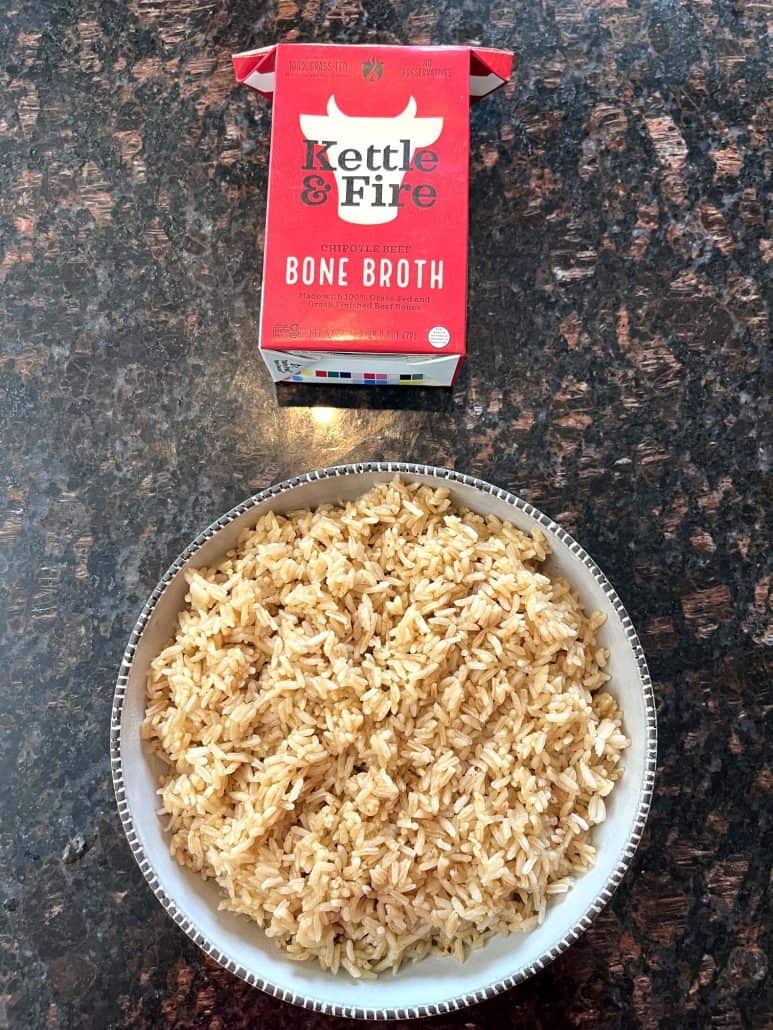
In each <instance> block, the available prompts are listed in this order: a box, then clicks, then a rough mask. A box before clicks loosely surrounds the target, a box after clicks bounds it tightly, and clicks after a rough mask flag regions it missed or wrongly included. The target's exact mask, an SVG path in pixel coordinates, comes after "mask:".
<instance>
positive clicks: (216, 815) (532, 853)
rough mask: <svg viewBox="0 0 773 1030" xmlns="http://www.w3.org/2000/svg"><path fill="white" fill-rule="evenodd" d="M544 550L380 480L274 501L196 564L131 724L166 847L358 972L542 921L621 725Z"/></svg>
mask: <svg viewBox="0 0 773 1030" xmlns="http://www.w3.org/2000/svg"><path fill="white" fill-rule="evenodd" d="M547 555H548V549H547V546H546V542H545V539H544V537H543V535H542V534H541V533H540V532H539V531H538V530H535V531H534V532H532V533H531V535H529V534H527V533H524V532H521V531H520V530H518V529H516V528H515V527H514V526H513V525H511V524H510V523H507V522H501V521H499V519H497V518H495V517H493V516H490V517H488V518H483V517H481V516H480V515H476V514H473V513H472V512H470V511H457V510H455V509H454V507H453V505H452V502H451V500H450V498H449V493H448V491H447V490H445V489H439V490H436V489H431V488H430V487H427V486H419V485H418V484H411V483H401V482H398V481H394V482H391V483H384V484H381V485H379V486H376V487H374V488H373V489H372V490H371V491H370V492H369V493H367V494H365V495H364V496H363V497H360V498H359V499H358V500H356V501H352V502H349V503H347V504H342V505H340V506H335V507H334V506H330V505H326V506H323V507H321V508H318V509H317V510H316V511H296V512H293V513H292V514H290V515H286V516H285V515H274V514H268V515H264V516H263V517H262V518H261V519H260V520H259V522H258V524H257V526H256V528H255V529H251V530H247V531H245V532H244V533H243V534H242V535H241V536H240V538H239V541H238V546H237V547H236V549H235V550H234V551H231V552H230V553H229V554H228V556H227V557H226V558H225V559H224V560H223V561H222V562H221V563H220V564H219V565H217V566H216V567H213V568H209V569H198V570H195V571H191V572H189V573H188V574H187V578H188V584H189V593H188V595H187V597H186V606H185V608H184V610H183V611H182V612H181V613H180V616H179V619H178V626H177V633H176V636H175V639H174V640H173V641H172V642H171V643H170V644H169V645H168V646H167V647H166V648H165V649H164V650H163V651H162V652H161V654H160V655H159V656H158V657H157V658H156V659H155V661H154V662H153V663H152V666H151V671H150V674H149V677H148V688H147V689H148V699H147V715H146V720H145V723H144V725H143V735H144V737H146V738H147V739H149V740H150V741H151V742H152V746H153V747H154V749H155V751H156V752H157V754H158V755H159V756H160V757H161V759H162V760H163V761H164V763H165V766H166V770H165V773H164V775H163V776H162V779H161V788H160V791H159V793H160V795H161V798H162V805H163V812H164V814H165V816H166V817H167V819H168V829H169V842H170V848H171V851H172V854H173V856H174V857H175V858H176V860H177V861H178V862H180V863H181V864H183V865H185V866H190V867H191V868H192V869H194V870H196V871H197V872H199V873H200V874H201V875H202V876H204V877H207V878H209V877H212V878H214V879H215V880H216V881H217V883H218V884H219V885H220V888H221V889H222V894H223V899H222V903H221V904H222V907H223V908H226V909H230V910H232V911H235V912H240V913H243V914H244V915H246V916H249V917H251V918H252V919H254V920H255V921H256V922H258V923H259V924H260V925H261V926H262V927H264V928H265V931H266V933H267V934H268V936H269V937H272V938H274V939H275V940H276V941H277V943H279V944H280V945H281V946H282V947H283V948H284V949H285V950H286V952H287V954H288V955H289V956H290V957H291V958H294V959H309V958H316V959H318V961H319V962H320V964H321V965H322V966H323V967H325V968H327V969H331V970H333V971H334V972H335V971H337V970H338V969H340V968H344V969H346V970H347V971H348V972H349V973H350V974H351V975H352V976H368V975H374V974H377V973H380V972H382V971H384V970H388V969H396V968H397V967H398V966H399V965H400V964H401V963H402V962H403V961H405V960H407V959H419V958H422V957H424V956H425V955H427V954H428V953H430V952H433V951H441V952H446V953H451V954H453V955H455V956H456V957H457V958H459V959H462V958H463V957H464V955H465V953H466V951H467V949H468V948H470V947H476V946H477V945H479V944H481V943H482V942H483V941H484V940H486V939H487V938H488V937H489V936H490V935H491V934H492V933H509V932H511V931H525V930H530V929H532V928H533V927H535V926H536V925H538V924H539V923H540V922H541V921H542V919H543V918H544V916H545V908H546V905H547V903H548V902H549V900H550V898H551V897H552V896H553V895H559V894H563V893H565V892H566V891H567V890H568V889H569V887H570V885H571V882H572V879H573V878H574V877H575V876H577V875H578V874H580V873H582V872H583V871H584V870H586V869H587V868H588V867H589V866H590V865H591V864H592V862H593V860H594V855H595V851H594V847H593V845H592V843H591V833H592V829H591V828H592V826H593V824H594V823H599V822H601V821H602V820H603V819H604V817H605V808H604V798H605V797H606V796H607V795H608V794H609V792H610V791H611V790H612V787H613V785H614V782H615V780H616V779H617V778H618V776H619V775H620V768H619V765H618V763H619V761H620V754H621V751H622V750H623V749H624V748H625V747H626V746H627V745H628V741H627V740H626V737H625V735H624V733H623V730H622V727H621V720H620V714H619V711H618V707H617V704H616V702H615V701H614V699H613V698H612V697H611V695H610V694H608V693H607V692H606V691H604V690H602V689H601V688H602V687H603V685H604V683H605V682H606V681H607V679H608V676H607V674H606V673H605V671H604V668H605V665H606V661H607V655H606V653H605V651H604V649H603V648H601V647H600V646H599V644H598V642H597V639H596V637H597V631H598V629H599V627H600V626H601V625H602V623H603V622H604V616H603V615H601V614H600V613H598V612H597V613H595V614H593V615H591V616H590V617H588V616H586V615H585V613H584V612H583V610H582V608H581V606H580V603H579V601H578V600H577V598H576V597H575V595H574V594H573V593H572V591H571V588H570V586H569V584H568V583H566V582H565V581H563V580H559V579H551V578H549V577H548V576H547V575H545V573H544V572H541V571H540V569H541V568H542V563H543V562H544V561H545V559H546V557H547Z"/></svg>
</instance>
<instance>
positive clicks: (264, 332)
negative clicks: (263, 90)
mask: <svg viewBox="0 0 773 1030" xmlns="http://www.w3.org/2000/svg"><path fill="white" fill-rule="evenodd" d="M468 84H469V55H468V53H467V52H466V51H465V50H445V49H443V48H421V47H410V48H396V47H374V48H369V47H368V48H365V47H329V46H328V47H324V48H323V47H315V46H301V47H298V46H296V47H283V46H280V47H279V48H278V54H277V60H276V85H275V92H274V114H273V119H274V122H273V129H272V152H271V170H270V181H269V197H268V221H267V232H266V253H265V269H264V293H263V310H262V318H261V344H262V346H263V347H264V348H272V349H278V348H279V349H281V348H284V347H288V348H289V347H299V346H303V347H313V349H314V350H325V349H350V350H358V349H363V350H368V351H394V350H400V351H407V352H426V353H438V354H439V353H444V354H460V353H463V352H464V329H465V310H466V287H467V282H466V279H467V217H468V204H467V193H468V161H469V100H468Z"/></svg>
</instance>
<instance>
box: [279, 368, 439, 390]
mask: <svg viewBox="0 0 773 1030" xmlns="http://www.w3.org/2000/svg"><path fill="white" fill-rule="evenodd" d="M289 379H290V381H291V382H293V383H307V382H308V381H309V380H310V379H343V380H345V381H346V383H347V384H352V385H353V386H419V385H421V384H422V383H423V382H424V375H423V373H421V372H411V373H410V374H401V375H397V374H394V373H391V372H327V371H324V370H322V369H316V370H315V369H313V368H307V369H304V371H303V372H302V373H301V374H300V375H294V376H290V377H289Z"/></svg>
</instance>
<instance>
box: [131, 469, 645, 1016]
mask: <svg viewBox="0 0 773 1030" xmlns="http://www.w3.org/2000/svg"><path fill="white" fill-rule="evenodd" d="M397 473H399V474H400V475H401V476H403V477H405V478H406V479H409V480H412V481H415V480H418V481H420V482H422V483H427V484H429V485H432V486H445V487H448V488H449V489H450V490H451V493H452V495H453V497H454V499H455V500H456V501H457V502H458V503H459V504H461V505H464V506H466V507H468V508H471V509H473V510H474V511H477V512H479V513H480V514H482V515H488V514H491V513H493V514H495V515H497V516H498V517H499V518H502V519H508V520H509V521H511V522H513V523H515V525H517V526H519V527H520V528H522V529H526V530H529V529H531V528H532V527H533V526H535V525H537V524H538V525H539V526H540V527H541V528H542V530H543V532H544V533H545V535H546V537H547V538H548V541H549V543H550V547H551V550H552V552H553V554H552V557H551V559H550V563H551V568H552V570H553V571H554V572H558V573H560V574H562V575H564V576H565V577H566V578H567V579H568V580H569V581H570V582H571V583H572V584H573V586H574V587H575V589H576V590H577V593H578V594H579V596H580V598H581V600H582V602H583V604H584V606H585V608H586V610H587V611H593V610H596V609H599V610H601V611H603V612H605V613H606V615H607V622H606V625H605V626H604V628H603V630H602V632H601V642H602V643H603V644H604V646H606V647H607V648H609V651H610V672H611V673H612V680H611V683H610V688H609V689H610V691H611V693H613V694H614V695H615V697H616V698H617V701H618V704H619V705H620V708H621V710H622V713H623V719H624V726H625V730H626V733H627V734H628V736H629V737H630V738H631V740H632V744H631V747H630V748H629V749H628V750H627V751H626V752H625V756H624V763H625V772H624V774H623V777H622V779H621V780H620V781H619V783H618V784H617V786H616V787H615V790H614V791H613V793H612V794H611V796H610V797H609V798H608V799H607V818H606V821H605V822H603V823H602V824H601V825H600V826H598V827H596V828H595V830H594V834H595V838H594V839H595V843H596V845H597V846H598V857H597V860H596V864H595V866H594V867H593V868H592V869H591V870H589V871H588V872H587V873H586V874H585V875H584V876H582V877H581V878H580V879H579V880H578V881H577V882H576V884H575V885H574V886H573V887H572V889H571V890H570V891H569V893H568V894H566V895H564V896H563V898H562V900H560V901H558V902H557V903H555V904H552V905H550V906H549V907H548V911H547V915H546V917H545V921H544V923H543V924H542V926H540V927H538V929H536V930H533V931H532V932H531V933H528V934H513V935H511V936H510V937H495V938H494V939H492V940H491V941H489V942H488V943H487V944H486V945H485V947H483V948H481V949H479V950H478V951H474V952H472V953H471V955H470V956H469V958H468V959H467V961H466V962H465V963H464V964H459V963H458V962H456V961H455V960H454V959H451V958H445V957H432V958H428V959H425V960H424V961H423V962H419V963H416V964H411V965H408V966H406V967H404V968H403V969H402V970H400V972H399V973H397V974H395V975H385V976H383V977H381V978H380V979H378V980H370V981H355V980H352V979H350V978H349V977H348V976H346V975H345V974H338V975H335V976H334V975H333V974H331V973H329V972H325V971H323V970H322V969H320V968H319V966H318V965H316V964H315V963H313V962H306V963H297V962H291V961H289V960H288V959H287V958H285V956H284V955H283V953H282V952H281V951H280V950H279V948H278V947H277V946H276V945H275V944H274V943H272V942H271V941H269V940H268V939H267V938H266V937H265V936H264V934H263V932H262V931H261V930H260V929H259V928H258V927H257V926H256V925H255V924H253V923H251V922H250V921H249V920H247V919H246V918H244V917H241V916H237V915H234V914H232V913H228V912H222V911H219V910H218V907H217V903H218V900H219V889H218V887H217V886H216V885H215V884H212V883H205V882H204V881H203V880H201V879H200V878H199V877H198V876H196V875H195V874H193V873H191V872H189V871H188V870H185V869H183V868H181V867H180V866H178V865H177V863H176V862H174V861H173V860H172V859H171V857H170V855H169V850H168V847H167V841H166V839H165V836H164V832H163V830H162V827H161V823H160V821H159V819H158V816H157V815H156V809H157V807H158V797H157V795H156V793H155V791H156V774H157V769H156V768H155V760H152V759H151V758H150V756H149V755H148V753H147V752H146V749H145V748H144V746H143V745H142V743H141V741H140V723H141V722H142V719H143V712H144V706H145V677H146V673H147V669H148V665H149V663H150V661H151V660H152V658H153V657H154V656H155V655H156V654H157V653H158V652H159V651H160V650H161V648H162V646H163V645H164V643H165V642H166V641H167V640H168V639H169V637H171V636H172V634H173V632H174V627H175V620H176V617H177V614H178V612H179V610H180V609H181V607H182V605H183V599H184V596H185V593H186V590H187V587H186V584H185V580H184V578H183V569H185V568H188V567H197V566H201V565H211V564H212V563H214V562H215V561H217V559H219V558H220V557H222V556H223V555H224V554H225V552H226V551H227V550H229V549H230V548H231V547H233V546H234V544H235V543H236V539H237V537H238V535H239V533H240V532H241V531H242V530H243V529H244V528H245V527H247V526H253V525H254V524H255V522H256V521H257V519H258V518H259V517H260V516H261V515H263V514H264V513H265V512H268V511H281V512H286V511H291V510H293V509H296V508H313V507H316V506H317V505H320V504H324V503H329V502H333V501H343V500H347V499H351V498H354V497H357V496H359V495H360V494H362V493H363V492H364V491H366V490H367V489H368V488H369V487H370V486H372V485H373V483H376V482H380V481H383V480H386V479H390V478H392V477H393V476H394V475H395V474H397ZM656 751H657V724H656V719H655V699H654V696H653V692H652V685H651V682H650V678H649V674H648V672H647V664H646V661H645V659H644V654H643V652H642V649H641V645H640V644H639V640H638V638H637V636H636V631H635V630H634V628H633V626H632V625H631V621H630V619H629V618H628V615H627V614H626V611H625V609H624V608H623V606H622V604H621V603H620V600H619V598H618V596H617V594H616V593H615V591H614V590H613V588H612V586H611V585H610V583H609V581H608V580H607V579H606V577H605V576H604V574H603V573H602V572H601V570H600V569H599V568H598V566H597V565H596V564H595V563H594V562H593V560H592V559H591V558H590V557H589V556H588V555H587V554H586V552H585V551H584V550H583V549H582V548H581V547H580V545H579V544H577V543H576V542H575V541H574V540H573V539H572V538H571V537H570V536H569V535H568V533H565V532H564V530H562V529H561V528H560V527H559V526H557V525H556V524H555V523H554V522H552V521H551V520H550V519H549V518H548V517H547V516H546V515H543V514H542V512H540V511H537V509H536V508H533V507H532V506H531V505H530V504H527V503H526V502H525V501H522V500H520V499H519V498H518V497H515V496H513V495H512V494H509V493H507V492H506V491H504V490H500V489H498V488H497V487H495V486H491V485H490V484H488V483H484V482H482V481H481V480H478V479H474V478H472V477H471V476H464V475H461V474H460V473H458V472H452V471H450V470H449V469H443V468H433V467H430V466H426V465H411V464H402V463H395V462H367V463H364V464H358V465H343V466H338V467H334V468H326V469H321V470H319V471H317V472H310V473H308V475H305V476H298V477H296V478H295V479H290V480H287V481H286V482H284V483H279V484H278V485H277V486H272V487H270V488H269V489H268V490H264V491H263V492H262V493H259V494H256V495H255V497H251V498H250V499H249V500H248V501H245V502H244V503H243V504H240V505H239V506H238V507H236V508H234V509H233V510H232V511H229V512H228V514H227V515H223V517H222V518H221V519H218V521H217V522H215V523H214V524H213V525H211V526H210V527H209V528H208V529H205V530H204V532H203V533H201V534H200V535H199V536H197V537H196V539H195V540H194V541H193V543H192V544H191V545H190V546H189V547H187V548H186V550H185V551H183V553H182V554H181V555H180V557H179V558H178V559H177V560H176V561H175V562H174V564H173V565H171V566H170V568H169V569H168V570H167V572H166V573H165V575H164V577H163V579H162V580H161V582H160V583H159V584H158V586H157V587H156V589H155V590H154V591H153V593H152V594H151V596H150V598H149V600H148V602H147V604H146V605H145V607H144V608H143V610H142V614H141V615H140V617H139V619H138V620H137V625H136V626H135V627H134V631H133V633H132V635H131V638H130V640H129V644H128V646H127V648H126V652H125V654H124V658H123V663H122V665H121V671H120V675H119V677H118V684H117V687H116V691H115V700H114V702H113V713H112V724H111V734H110V752H111V759H112V768H113V780H114V784H115V792H116V797H117V800H118V809H119V812H120V814H121V819H122V820H123V825H124V829H125V831H126V836H127V837H128V839H129V844H130V845H131V849H132V851H133V852H134V856H135V858H136V859H137V862H138V863H139V866H140V869H141V870H142V872H143V873H144V875H145V878H146V879H147V881H148V883H149V884H150V886H151V888H152V890H153V892H154V893H155V895H156V897H157V898H158V899H159V901H160V902H161V904H162V905H163V906H164V907H165V908H166V909H167V911H168V912H169V914H170V915H171V916H172V918H173V919H174V921H175V922H176V923H178V924H179V925H180V926H181V927H182V929H183V930H184V931H185V932H186V933H187V934H188V936H189V937H191V938H192V939H193V940H194V941H195V942H196V943H197V944H198V945H199V946H200V947H201V948H203V950H204V951H205V952H206V953H207V954H208V955H211V956H212V958H214V959H216V960H217V961H218V962H219V963H220V964H221V965H223V966H225V967H226V969H229V970H231V972H233V973H236V975H237V976H240V977H242V978H243V979H244V980H246V981H247V982H248V983H251V984H253V985H254V986H256V987H259V988H261V989H262V990H264V991H267V992H268V993H269V994H273V995H275V996H276V997H278V998H282V999H284V1000H285V1001H289V1002H293V1003H294V1004H296V1005H303V1006H305V1007H307V1008H310V1009H315V1010H317V1011H321V1012H327V1013H330V1014H334V1015H339V1016H350V1017H355V1018H362V1019H407V1018H411V1017H416V1016H428V1015H435V1014H437V1013H441V1012H449V1011H451V1010H453V1009H458V1008H462V1007H463V1006H465V1005H472V1004H474V1003H475V1002H479V1001H483V1000H485V999H486V998H490V997H492V996H493V995H494V994H497V993H498V992H499V991H503V990H506V989H507V988H509V987H513V986H514V985H515V984H517V983H519V982H521V981H522V980H525V979H526V978H527V977H529V976H531V975H532V974H534V973H536V972H537V971H538V970H540V969H542V968H544V966H546V965H547V964H548V963H549V962H551V961H552V960H553V959H554V958H556V956H558V955H560V954H561V952H562V951H564V950H565V949H566V948H568V947H569V945H570V944H572V943H573V942H574V941H576V940H577V939H578V937H580V935H581V934H582V933H583V931H585V930H586V929H587V928H588V926H590V923H591V920H592V919H593V918H594V916H596V915H597V914H598V913H599V912H600V911H601V909H602V908H603V907H604V905H605V904H606V902H607V901H608V900H609V899H610V897H611V896H612V893H613V891H614V890H615V888H616V887H617V885H618V884H619V883H620V880H621V879H622V877H623V874H624V873H625V871H626V868H627V867H628V864H629V862H630V860H631V857H632V856H633V854H634V852H635V850H636V846H637V844H638V842H639V839H640V837H641V834H642V830H643V828H644V824H645V822H646V819H647V813H648V811H649V806H650V800H651V797H652V787H653V780H654V775H655V761H656Z"/></svg>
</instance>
